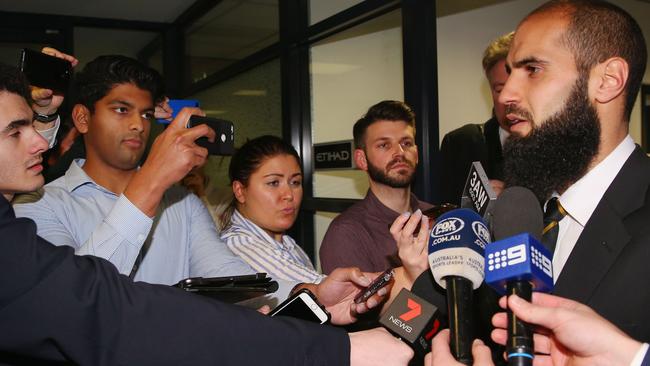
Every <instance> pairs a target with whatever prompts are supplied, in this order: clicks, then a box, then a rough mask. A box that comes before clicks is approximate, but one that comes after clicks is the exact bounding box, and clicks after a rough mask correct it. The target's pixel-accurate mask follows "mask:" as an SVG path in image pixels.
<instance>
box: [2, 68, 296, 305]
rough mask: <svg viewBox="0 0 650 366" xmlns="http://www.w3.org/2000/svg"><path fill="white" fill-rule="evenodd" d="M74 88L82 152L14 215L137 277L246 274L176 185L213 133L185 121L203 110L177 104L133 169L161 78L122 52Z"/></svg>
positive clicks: (196, 202) (161, 279)
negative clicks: (175, 111)
mask: <svg viewBox="0 0 650 366" xmlns="http://www.w3.org/2000/svg"><path fill="white" fill-rule="evenodd" d="M73 90H74V92H73V95H74V98H75V99H74V100H73V103H74V104H73V105H74V107H73V110H72V118H73V121H74V124H75V127H76V128H77V129H78V130H79V132H81V133H82V134H83V137H84V143H85V147H86V159H85V160H83V159H78V160H75V161H74V162H73V163H72V164H71V165H70V168H69V169H68V171H67V172H66V174H65V175H64V176H63V177H61V178H59V179H57V180H55V181H53V182H51V183H49V184H47V185H46V186H45V193H44V195H43V197H42V198H41V199H40V200H38V201H36V202H33V203H28V204H19V205H16V207H15V211H16V215H17V216H19V217H29V218H31V219H33V220H34V221H35V222H36V224H37V227H38V234H39V235H40V236H41V237H43V238H44V239H46V240H48V241H50V242H51V243H54V244H56V245H68V246H71V247H73V248H75V253H76V254H79V255H86V254H90V255H94V256H98V257H102V258H105V259H107V260H109V261H110V262H111V263H113V264H114V265H115V266H116V267H117V268H118V270H119V271H120V273H122V274H125V275H131V277H132V278H133V279H134V280H138V281H145V282H149V283H159V284H174V283H176V282H178V281H179V280H181V279H183V278H187V277H197V276H202V277H215V276H226V275H240V274H250V273H253V270H252V269H251V268H250V267H249V266H248V265H247V264H246V263H245V262H244V261H242V260H241V259H240V258H239V257H237V256H235V255H234V254H233V253H232V252H231V251H230V250H229V249H228V248H227V246H226V245H224V243H223V242H222V241H221V240H220V239H219V236H218V233H217V230H216V228H215V226H214V223H213V221H212V218H211V216H210V214H209V213H208V211H207V209H206V208H205V207H204V205H203V204H202V202H201V200H200V199H199V198H197V197H196V196H195V195H193V194H190V193H189V192H188V191H186V190H185V189H184V188H181V187H178V186H174V184H175V183H176V182H178V181H179V180H180V179H181V178H183V177H184V176H185V175H186V174H187V173H188V172H189V171H190V170H191V169H192V168H193V167H195V166H197V165H199V163H201V162H202V161H204V159H205V158H206V154H207V152H206V151H205V149H203V148H201V147H198V146H197V145H195V144H194V140H195V139H197V138H198V137H201V136H206V135H207V136H208V137H209V138H211V139H212V138H214V132H213V131H212V130H210V129H208V128H207V127H206V126H205V125H201V126H198V127H196V128H193V129H186V128H185V125H186V123H187V121H188V119H189V117H190V116H191V115H204V114H203V112H202V111H201V110H199V109H198V108H187V109H184V110H182V111H181V112H180V113H179V114H178V117H177V118H176V119H175V120H174V121H173V122H172V123H171V124H170V125H169V127H168V129H170V130H171V131H168V133H166V134H163V135H161V136H160V137H159V139H162V140H163V141H160V143H158V144H156V145H155V146H154V147H153V148H152V150H151V152H150V153H149V155H148V157H147V160H146V161H145V162H144V164H143V165H142V166H141V167H140V166H139V164H140V161H141V158H142V155H143V153H144V150H145V145H146V142H147V139H148V138H149V132H150V124H151V123H152V120H153V119H154V109H155V106H156V105H157V104H159V103H160V102H161V101H162V100H163V98H164V94H163V87H162V79H161V77H160V75H159V74H158V73H157V72H156V71H155V70H153V69H151V68H149V67H147V66H145V65H143V64H141V63H139V62H138V61H136V60H133V59H131V58H128V57H124V56H100V57H98V58H97V59H95V60H94V61H92V62H90V63H88V64H87V65H86V67H85V68H84V69H83V71H82V72H80V73H79V74H78V75H77V77H76V79H75V82H74V85H73ZM287 287H288V288H290V287H291V286H283V288H284V289H285V292H286V288H287ZM279 295H280V297H284V296H283V295H284V294H279Z"/></svg>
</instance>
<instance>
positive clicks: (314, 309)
mask: <svg viewBox="0 0 650 366" xmlns="http://www.w3.org/2000/svg"><path fill="white" fill-rule="evenodd" d="M269 316H291V317H294V318H298V319H303V320H308V321H312V322H316V323H318V324H325V323H327V322H328V321H329V320H330V314H329V313H328V312H327V310H325V307H323V305H321V304H319V303H318V300H316V297H315V296H314V295H313V294H312V293H311V291H309V290H307V289H302V290H300V291H298V292H296V293H295V294H293V295H292V296H291V297H289V298H288V299H286V300H285V301H283V302H282V303H281V304H280V305H278V307H276V308H275V309H273V310H271V312H270V313H269Z"/></svg>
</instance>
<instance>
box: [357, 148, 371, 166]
mask: <svg viewBox="0 0 650 366" xmlns="http://www.w3.org/2000/svg"><path fill="white" fill-rule="evenodd" d="M354 163H355V164H356V165H357V168H359V169H361V170H363V171H367V170H368V159H367V158H366V152H365V151H363V149H354Z"/></svg>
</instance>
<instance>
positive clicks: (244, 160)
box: [219, 135, 302, 229]
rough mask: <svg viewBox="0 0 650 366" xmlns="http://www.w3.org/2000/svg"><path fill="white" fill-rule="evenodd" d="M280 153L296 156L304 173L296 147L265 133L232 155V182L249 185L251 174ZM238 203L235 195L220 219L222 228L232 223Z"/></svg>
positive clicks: (230, 167)
mask: <svg viewBox="0 0 650 366" xmlns="http://www.w3.org/2000/svg"><path fill="white" fill-rule="evenodd" d="M278 155H291V156H293V157H294V158H296V162H297V163H298V166H300V172H301V173H302V164H301V163H300V156H298V152H297V151H296V149H294V148H293V146H291V144H290V143H288V142H286V141H284V140H283V139H281V138H280V137H277V136H271V135H264V136H260V137H256V138H254V139H252V140H248V141H247V142H246V143H245V144H244V145H242V146H241V147H240V148H239V149H238V150H237V151H236V152H235V154H234V155H233V156H232V159H230V166H229V167H228V177H229V178H230V184H231V185H232V183H233V182H235V181H239V182H241V183H242V184H243V185H244V186H247V185H248V180H249V179H250V177H251V174H253V173H255V171H256V170H257V169H258V168H259V167H260V166H261V165H262V163H263V162H264V161H265V160H267V159H270V158H273V157H275V156H278ZM236 204H237V199H236V198H234V197H233V200H232V201H231V202H230V205H229V206H228V208H227V209H226V211H225V212H224V213H223V215H222V216H221V218H220V220H219V221H220V225H219V226H220V227H221V229H225V228H226V227H228V226H229V225H230V218H231V217H232V213H233V211H234V210H235V207H236Z"/></svg>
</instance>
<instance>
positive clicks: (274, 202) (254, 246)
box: [220, 135, 323, 283]
mask: <svg viewBox="0 0 650 366" xmlns="http://www.w3.org/2000/svg"><path fill="white" fill-rule="evenodd" d="M229 176H230V181H231V183H232V190H233V194H234V197H233V201H232V203H231V204H230V206H229V208H228V209H227V210H226V212H225V213H224V214H223V215H222V217H221V222H220V225H221V229H222V231H221V239H222V240H224V241H225V242H226V244H227V245H228V247H229V248H230V249H231V250H232V251H233V252H234V253H235V254H237V255H239V256H240V257H242V258H243V259H244V260H245V261H246V262H248V263H249V264H250V265H251V267H253V268H254V269H255V270H256V271H258V272H266V273H268V274H269V275H270V276H271V277H273V278H280V279H284V280H287V281H300V282H313V283H318V282H320V280H321V279H322V277H323V275H322V274H320V273H318V272H317V271H316V269H315V268H314V265H313V264H312V263H311V261H310V260H309V257H307V255H306V254H305V252H304V251H303V250H302V248H300V246H298V245H297V244H296V242H295V241H294V240H293V238H291V237H290V236H289V235H286V234H285V231H286V230H288V229H289V228H290V227H291V226H292V225H293V223H294V221H295V220H296V217H297V215H298V211H299V210H300V202H301V201H302V169H301V166H300V158H299V157H298V153H297V152H296V150H295V149H294V148H293V146H291V145H290V144H289V143H287V142H285V141H284V140H282V139H281V138H279V137H275V136H268V135H267V136H261V137H257V138H255V139H252V140H250V141H248V142H246V143H245V144H244V145H243V146H242V147H241V148H240V149H239V150H238V151H237V152H236V153H235V155H234V156H233V157H232V160H231V162H230V167H229Z"/></svg>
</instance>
